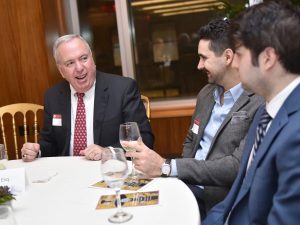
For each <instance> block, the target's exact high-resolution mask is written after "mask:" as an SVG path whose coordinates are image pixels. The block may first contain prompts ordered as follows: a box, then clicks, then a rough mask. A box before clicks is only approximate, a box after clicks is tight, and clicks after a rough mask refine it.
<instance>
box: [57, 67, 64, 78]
mask: <svg viewBox="0 0 300 225" xmlns="http://www.w3.org/2000/svg"><path fill="white" fill-rule="evenodd" d="M56 67H57V69H58V71H59V73H60V75H61V76H62V78H64V79H65V77H64V75H63V72H62V68H61V65H60V64H56Z"/></svg>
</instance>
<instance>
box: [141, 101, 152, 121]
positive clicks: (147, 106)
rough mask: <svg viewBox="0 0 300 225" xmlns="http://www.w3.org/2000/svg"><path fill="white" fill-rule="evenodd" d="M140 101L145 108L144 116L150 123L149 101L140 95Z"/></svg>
mask: <svg viewBox="0 0 300 225" xmlns="http://www.w3.org/2000/svg"><path fill="white" fill-rule="evenodd" d="M141 99H142V101H143V103H144V105H145V108H146V115H147V117H148V120H149V121H150V116H151V110H150V100H149V98H148V97H147V96H145V95H141Z"/></svg>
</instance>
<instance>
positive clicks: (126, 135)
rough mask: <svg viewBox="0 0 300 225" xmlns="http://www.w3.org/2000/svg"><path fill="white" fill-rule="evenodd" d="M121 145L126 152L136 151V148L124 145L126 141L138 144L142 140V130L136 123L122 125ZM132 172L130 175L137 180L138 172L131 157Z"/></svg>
mask: <svg viewBox="0 0 300 225" xmlns="http://www.w3.org/2000/svg"><path fill="white" fill-rule="evenodd" d="M119 138H120V144H121V145H122V147H123V148H124V149H125V151H127V152H128V151H135V149H134V148H130V147H127V146H125V145H124V144H123V142H124V141H135V142H137V141H138V140H139V139H140V138H141V134H140V130H139V127H138V125H137V123H136V122H127V123H123V124H121V125H120V132H119ZM131 162H132V170H131V174H130V175H129V176H130V177H131V178H132V179H133V180H135V179H137V172H136V170H135V168H134V163H133V157H131Z"/></svg>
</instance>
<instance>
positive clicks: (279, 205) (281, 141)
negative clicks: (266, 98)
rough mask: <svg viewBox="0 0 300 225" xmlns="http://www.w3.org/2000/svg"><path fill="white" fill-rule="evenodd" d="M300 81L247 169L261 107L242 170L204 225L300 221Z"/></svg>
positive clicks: (272, 224)
mask: <svg viewBox="0 0 300 225" xmlns="http://www.w3.org/2000/svg"><path fill="white" fill-rule="evenodd" d="M299 99H300V85H298V87H297V88H296V89H295V90H294V91H293V92H292V93H291V94H290V95H289V97H288V98H287V99H286V101H285V102H284V104H283V105H282V107H281V108H280V110H279V111H278V113H277V115H276V117H275V118H274V119H273V121H272V124H271V126H270V127H269V130H268V131H267V133H266V135H265V137H264V139H263V141H262V143H261V144H260V146H259V148H258V149H257V153H256V155H255V158H254V160H253V162H252V165H251V166H250V167H249V169H248V171H246V170H247V163H248V159H249V155H250V152H251V149H252V146H253V143H254V140H255V134H256V127H257V125H258V122H259V119H260V115H261V113H262V108H261V109H260V110H259V111H258V112H257V115H256V116H255V118H254V120H253V124H252V125H251V127H250V129H249V134H248V138H247V141H246V144H245V150H244V154H243V157H242V161H241V167H240V170H239V174H238V176H237V178H236V180H235V182H234V184H233V186H232V188H231V190H230V192H229V194H228V195H227V197H226V198H225V200H224V201H223V202H221V203H220V204H218V205H217V206H216V207H214V208H213V209H212V210H211V212H210V213H209V215H208V217H207V218H206V220H205V221H204V223H203V225H223V224H224V222H225V220H226V218H227V215H228V214H229V212H230V211H231V216H230V217H229V225H241V224H243V225H250V224H251V225H267V224H270V225H291V224H299V223H300V209H299V204H300V123H299V121H300V104H299Z"/></svg>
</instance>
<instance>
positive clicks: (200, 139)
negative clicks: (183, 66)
mask: <svg viewBox="0 0 300 225" xmlns="http://www.w3.org/2000/svg"><path fill="white" fill-rule="evenodd" d="M229 25H230V22H229V21H228V20H224V19H217V20H213V21H211V22H210V23H209V24H208V25H206V26H204V27H202V28H201V29H200V31H199V36H200V41H199V45H198V53H199V56H200V60H199V64H198V69H199V70H203V71H205V72H206V74H207V76H208V82H209V84H208V85H206V86H205V87H204V88H203V89H202V90H201V91H200V92H199V94H198V97H197V105H196V109H195V112H194V114H193V116H192V121H191V126H190V129H189V131H188V134H187V136H186V139H185V142H184V145H183V153H182V158H179V159H172V160H170V159H164V158H162V157H161V156H159V155H158V154H157V153H155V152H154V151H152V150H150V149H149V148H147V147H146V146H145V145H144V144H143V142H139V143H130V142H128V143H127V145H129V146H131V147H133V148H135V149H136V152H128V153H127V156H130V157H134V163H135V167H136V169H138V170H140V171H142V172H143V173H145V174H146V175H148V176H150V177H155V176H164V177H165V176H176V177H178V178H179V179H181V180H183V181H184V182H185V183H186V184H187V185H188V186H189V187H190V188H191V190H192V191H193V193H194V194H195V197H196V198H197V201H198V204H199V208H200V212H201V217H202V219H203V218H204V217H205V214H206V212H207V211H208V210H209V209H210V208H211V207H212V206H214V205H215V204H216V203H218V202H220V201H221V200H223V199H224V197H225V195H226V194H227V192H228V191H229V189H230V187H231V185H232V183H233V181H234V179H235V177H236V175H237V172H238V169H239V163H240V159H241V155H242V150H243V143H244V138H245V136H246V134H247V131H248V128H249V126H250V124H251V121H252V118H253V116H254V114H255V112H256V110H257V108H258V107H259V105H260V104H261V103H262V102H263V99H262V98H261V97H259V96H256V95H254V94H253V93H250V92H248V91H245V90H244V89H243V87H242V86H241V83H240V78H239V73H238V71H237V70H236V69H235V68H233V67H232V61H233V58H234V51H233V50H232V48H230V43H229V40H228V37H227V34H228V32H229Z"/></svg>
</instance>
